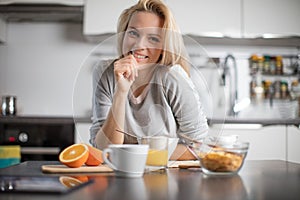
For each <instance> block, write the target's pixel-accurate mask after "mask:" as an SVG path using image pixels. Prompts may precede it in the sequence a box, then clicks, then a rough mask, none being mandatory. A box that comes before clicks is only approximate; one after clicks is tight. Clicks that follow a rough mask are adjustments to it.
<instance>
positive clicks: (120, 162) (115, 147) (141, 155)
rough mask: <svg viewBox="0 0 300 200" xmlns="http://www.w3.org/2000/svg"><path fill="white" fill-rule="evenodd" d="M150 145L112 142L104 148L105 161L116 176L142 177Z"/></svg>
mask: <svg viewBox="0 0 300 200" xmlns="http://www.w3.org/2000/svg"><path fill="white" fill-rule="evenodd" d="M148 149H149V145H138V144H111V145H109V146H108V148H106V149H104V150H103V152H102V154H103V159H104V162H105V163H106V164H107V165H108V166H109V167H111V168H112V169H113V170H114V172H115V174H116V176H121V177H141V176H143V174H144V170H145V166H146V160H147V156H148Z"/></svg>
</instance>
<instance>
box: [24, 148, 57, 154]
mask: <svg viewBox="0 0 300 200" xmlns="http://www.w3.org/2000/svg"><path fill="white" fill-rule="evenodd" d="M59 152H60V148H59V147H21V153H22V154H50V155H51V154H54V155H55V154H58V153H59Z"/></svg>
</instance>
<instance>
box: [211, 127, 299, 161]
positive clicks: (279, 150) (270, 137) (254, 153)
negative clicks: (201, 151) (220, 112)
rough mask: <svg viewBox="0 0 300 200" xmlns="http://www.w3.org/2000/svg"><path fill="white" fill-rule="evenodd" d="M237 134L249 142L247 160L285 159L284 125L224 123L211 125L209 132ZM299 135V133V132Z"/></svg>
mask: <svg viewBox="0 0 300 200" xmlns="http://www.w3.org/2000/svg"><path fill="white" fill-rule="evenodd" d="M218 133H220V134H222V135H238V137H239V140H241V141H245V142H249V143H250V147H249V151H248V155H247V157H246V159H247V160H286V126H284V125H277V126H266V127H259V125H258V126H256V125H249V124H233V125H231V124H225V127H223V128H222V127H221V126H212V127H210V134H218ZM299 135H300V134H299Z"/></svg>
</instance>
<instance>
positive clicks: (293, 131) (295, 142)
mask: <svg viewBox="0 0 300 200" xmlns="http://www.w3.org/2000/svg"><path fill="white" fill-rule="evenodd" d="M299 143H300V129H299V128H298V127H295V126H287V161H290V162H296V163H300V145H299Z"/></svg>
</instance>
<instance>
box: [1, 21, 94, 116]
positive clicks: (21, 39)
mask: <svg viewBox="0 0 300 200" xmlns="http://www.w3.org/2000/svg"><path fill="white" fill-rule="evenodd" d="M7 28H8V30H7V31H8V34H7V42H6V43H4V44H0V69H1V73H0V77H1V79H0V95H16V96H17V105H18V114H24V115H69V116H70V115H72V114H73V111H72V92H73V85H74V82H75V78H76V76H77V72H78V71H79V70H80V67H81V64H82V63H83V61H84V60H85V58H86V57H87V55H88V54H89V52H90V51H91V50H92V49H93V47H94V46H95V45H94V44H88V43H86V42H85V41H84V39H83V38H82V35H81V32H82V30H81V29H82V27H81V25H80V24H71V23H69V24H64V23H29V22H27V23H9V24H8V27H7ZM87 104H90V102H87Z"/></svg>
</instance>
